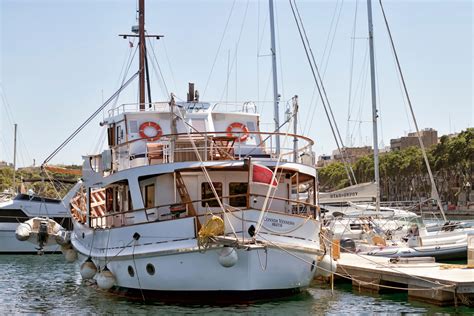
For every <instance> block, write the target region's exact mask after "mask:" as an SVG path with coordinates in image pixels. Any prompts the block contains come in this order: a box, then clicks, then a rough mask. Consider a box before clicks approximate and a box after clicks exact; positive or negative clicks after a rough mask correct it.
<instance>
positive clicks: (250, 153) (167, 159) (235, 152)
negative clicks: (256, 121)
mask: <svg viewBox="0 0 474 316" xmlns="http://www.w3.org/2000/svg"><path fill="white" fill-rule="evenodd" d="M285 135H286V136H287V137H289V138H290V139H289V141H288V147H286V146H285V147H281V148H280V154H281V161H283V162H295V163H300V164H305V165H309V166H314V163H315V161H314V154H313V152H312V146H313V144H314V142H313V141H312V140H311V139H309V138H307V137H305V136H301V135H294V134H284V133H275V132H254V131H252V132H249V133H248V135H247V139H246V141H245V142H243V141H239V140H240V138H241V137H243V136H244V133H243V132H235V133H233V134H232V135H231V136H229V134H228V133H227V132H193V133H190V134H187V133H178V134H167V135H163V136H162V137H161V138H160V139H159V140H156V141H153V142H149V141H147V140H145V139H135V140H131V141H128V142H124V143H121V144H118V145H116V146H115V147H113V148H112V153H113V156H112V161H113V165H114V167H113V169H114V170H116V171H117V170H124V169H129V168H133V167H137V166H144V165H151V164H163V163H172V162H184V161H199V160H200V159H201V160H203V161H214V160H236V159H243V158H247V157H253V158H255V159H277V158H278V157H277V156H276V154H275V152H276V148H275V147H274V143H275V142H274V138H275V137H276V136H280V137H281V136H285ZM295 139H296V140H297V141H298V148H297V151H296V155H295V151H294V148H293V147H292V146H293V142H294V140H295ZM139 144H140V145H139ZM151 144H153V145H151ZM151 147H154V148H153V151H152V150H150V149H151ZM196 151H197V152H198V153H199V156H200V157H198V155H197V153H196ZM295 157H296V160H295ZM137 159H138V160H137Z"/></svg>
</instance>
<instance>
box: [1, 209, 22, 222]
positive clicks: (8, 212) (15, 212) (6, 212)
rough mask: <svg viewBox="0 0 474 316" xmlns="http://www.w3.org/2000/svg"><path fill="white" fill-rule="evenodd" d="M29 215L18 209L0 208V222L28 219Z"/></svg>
mask: <svg viewBox="0 0 474 316" xmlns="http://www.w3.org/2000/svg"><path fill="white" fill-rule="evenodd" d="M28 219H29V217H28V215H26V214H25V213H24V212H23V211H22V210H19V209H2V214H1V215H0V223H18V221H20V222H24V221H26V220H28Z"/></svg>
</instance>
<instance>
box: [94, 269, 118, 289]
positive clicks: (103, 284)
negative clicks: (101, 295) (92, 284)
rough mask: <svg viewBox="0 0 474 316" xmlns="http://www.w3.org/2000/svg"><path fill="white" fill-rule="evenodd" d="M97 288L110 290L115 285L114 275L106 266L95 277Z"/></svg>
mask: <svg viewBox="0 0 474 316" xmlns="http://www.w3.org/2000/svg"><path fill="white" fill-rule="evenodd" d="M96 281H97V286H98V287H99V288H101V289H103V290H108V289H110V288H112V286H114V284H115V276H114V274H113V273H112V272H111V271H110V270H109V269H108V268H107V266H106V267H105V268H104V270H102V271H101V272H99V274H98V275H97V277H96Z"/></svg>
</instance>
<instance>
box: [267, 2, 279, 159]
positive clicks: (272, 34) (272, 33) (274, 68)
mask: <svg viewBox="0 0 474 316" xmlns="http://www.w3.org/2000/svg"><path fill="white" fill-rule="evenodd" d="M268 5H269V7H270V39H271V45H272V47H271V51H272V73H273V108H274V110H273V112H274V113H273V117H274V118H273V120H274V121H275V132H277V133H278V132H279V131H280V114H279V113H280V112H279V107H278V103H279V102H280V97H279V96H278V79H277V64H276V45H275V21H274V14H273V0H268ZM275 147H276V150H275V153H276V155H277V156H279V155H280V135H276V136H275Z"/></svg>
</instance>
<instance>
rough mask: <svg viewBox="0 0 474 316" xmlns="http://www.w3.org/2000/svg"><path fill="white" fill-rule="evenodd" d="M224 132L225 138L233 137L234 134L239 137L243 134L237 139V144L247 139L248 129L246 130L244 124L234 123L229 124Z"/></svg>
mask: <svg viewBox="0 0 474 316" xmlns="http://www.w3.org/2000/svg"><path fill="white" fill-rule="evenodd" d="M226 132H227V136H229V137H234V132H237V133H239V135H241V134H242V133H243V135H242V136H240V138H237V141H239V142H245V141H246V140H247V138H248V137H249V129H248V128H247V126H245V124H242V123H238V122H234V123H232V124H230V125H229V126H228V127H227V130H226Z"/></svg>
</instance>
